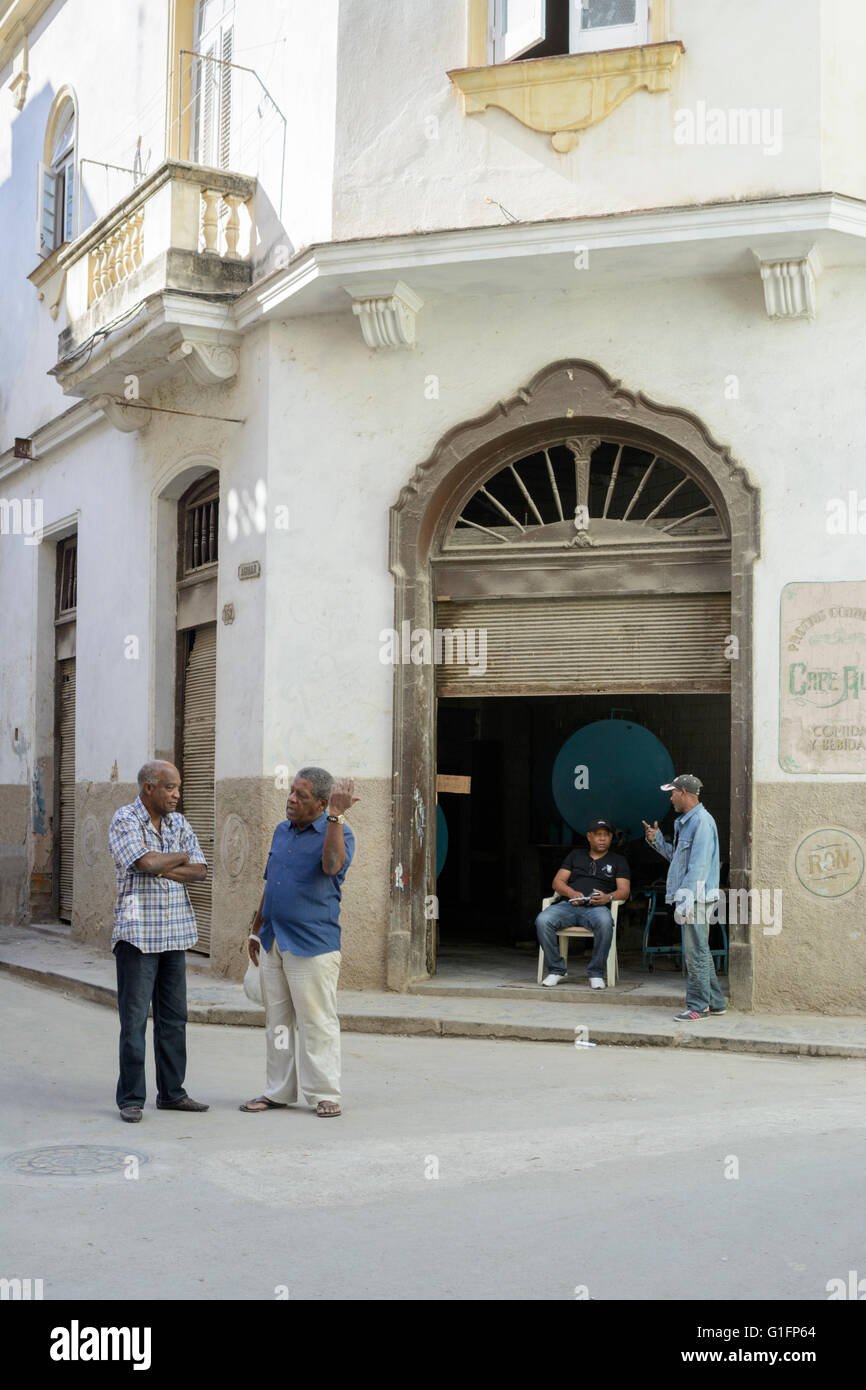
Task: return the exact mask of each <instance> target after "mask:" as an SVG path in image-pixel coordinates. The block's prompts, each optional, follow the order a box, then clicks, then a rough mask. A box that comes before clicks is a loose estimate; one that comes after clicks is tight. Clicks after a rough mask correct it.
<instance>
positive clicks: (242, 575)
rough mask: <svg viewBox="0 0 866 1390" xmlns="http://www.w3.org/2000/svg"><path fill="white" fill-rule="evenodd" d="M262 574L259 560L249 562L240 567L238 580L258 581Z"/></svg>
mask: <svg viewBox="0 0 866 1390" xmlns="http://www.w3.org/2000/svg"><path fill="white" fill-rule="evenodd" d="M261 572H262V567H261V564H260V562H259V561H258V560H248V561H247V563H246V564H245V565H238V579H258V577H259V575H260V574H261Z"/></svg>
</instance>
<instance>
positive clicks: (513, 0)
mask: <svg viewBox="0 0 866 1390" xmlns="http://www.w3.org/2000/svg"><path fill="white" fill-rule="evenodd" d="M494 15H495V19H494V31H493V61H494V63H504V62H507V61H508V60H509V59H510V58H517V57H519V55H520V54H521V53H525V52H526V50H527V48H532V46H533V44H536V43H540V42H541V40H542V39H543V38H544V36H545V32H546V29H545V3H544V0H497V2H496V7H495V10H494Z"/></svg>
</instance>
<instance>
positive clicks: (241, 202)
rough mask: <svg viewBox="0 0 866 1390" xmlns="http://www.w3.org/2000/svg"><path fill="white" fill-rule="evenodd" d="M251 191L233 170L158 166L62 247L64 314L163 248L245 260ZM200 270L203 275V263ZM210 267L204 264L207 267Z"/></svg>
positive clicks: (99, 295) (74, 312) (150, 261)
mask: <svg viewBox="0 0 866 1390" xmlns="http://www.w3.org/2000/svg"><path fill="white" fill-rule="evenodd" d="M254 191H255V179H251V178H246V177H244V176H243V175H240V174H229V173H225V172H224V171H222V170H217V169H202V168H200V167H197V166H195V165H189V164H181V163H178V162H176V161H174V162H170V163H166V164H163V165H161V167H160V168H159V169H157V170H156V171H155V172H154V173H153V174H151V175H150V176H149V177H148V178H146V179H144V180H143V181H142V182H141V183H140V184H139V185H138V187H137V188H135V189H134V190H133V192H132V193H130V194H129V196H128V197H126V198H124V199H122V200H121V202H119V203H118V204H116V206H115V207H114V208H112V209H111V211H110V212H109V213H107V214H106V216H105V217H103V218H101V219H100V220H99V221H98V222H97V223H96V224H95V225H94V226H93V227H91V228H90V229H89V230H88V231H87V232H86V234H85V235H84V236H83V237H79V238H78V241H77V242H74V243H73V244H72V246H71V247H70V248H69V255H68V259H67V258H65V259H67V264H66V269H67V275H68V281H67V296H68V297H67V305H68V308H69V317H70V319H71V320H74V319H76V318H78V317H79V315H80V314H81V313H82V312H84V311H85V310H87V309H89V308H90V307H91V305H93V304H95V303H96V301H97V300H100V299H103V298H104V297H105V296H107V295H108V294H110V293H111V291H113V290H115V289H116V288H117V287H118V286H119V285H121V284H122V283H123V282H124V281H127V280H129V279H130V277H131V276H133V275H134V274H135V273H136V272H138V271H140V270H141V269H142V267H145V268H146V267H148V266H153V265H154V264H155V263H156V262H157V261H158V259H159V258H160V257H161V256H162V255H163V254H164V253H179V254H180V255H181V256H182V255H183V254H184V253H186V255H187V256H190V255H193V256H197V255H204V256H207V257H208V258H210V257H213V258H214V260H215V261H235V262H246V261H247V260H248V257H249V245H250V229H251V206H250V204H251V200H252V196H253V193H254ZM175 259H177V256H176V257H175ZM200 269H201V270H202V271H204V272H205V275H207V271H208V267H207V266H206V265H205V266H203V267H201V268H200ZM215 270H216V266H215V265H211V266H210V272H211V274H213V272H214V271H215ZM162 287H163V288H164V287H165V286H162ZM173 288H192V286H185V285H183V286H182V285H177V286H174V287H173ZM203 288H204V287H203ZM208 288H212V287H211V286H208Z"/></svg>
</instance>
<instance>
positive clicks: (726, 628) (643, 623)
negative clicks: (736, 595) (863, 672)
mask: <svg viewBox="0 0 866 1390" xmlns="http://www.w3.org/2000/svg"><path fill="white" fill-rule="evenodd" d="M436 627H437V630H438V633H439V634H440V635H439V636H438V637H437V635H436V634H435V633H434V641H433V653H432V657H428V658H427V660H431V659H432V660H433V661H434V662H435V663H436V686H437V692H438V694H439V695H527V694H530V695H579V694H606V693H611V694H614V693H616V692H626V691H633V692H636V693H640V692H647V693H652V692H657V693H666V692H673V693H677V692H679V693H682V694H686V693H691V694H696V693H697V694H712V693H720V694H726V693H728V692H729V691H730V688H731V669H730V668H731V663H730V660H729V659H728V657H727V656H726V639H727V637H728V634H729V633H730V631H731V596H730V594H727V593H721V594H719V593H716V594H700V593H699V594H665V593H658V594H632V595H623V596H602V597H598V598H595V597H593V598H518V599H514V598H508V599H471V600H470V599H466V600H462V599H461V600H442V601H441V602H440V603H438V604H437V607H436ZM437 649H438V650H437ZM416 659H417V658H416Z"/></svg>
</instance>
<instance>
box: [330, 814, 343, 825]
mask: <svg viewBox="0 0 866 1390" xmlns="http://www.w3.org/2000/svg"><path fill="white" fill-rule="evenodd" d="M328 823H329V824H330V825H345V823H346V817H345V816H328Z"/></svg>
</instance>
